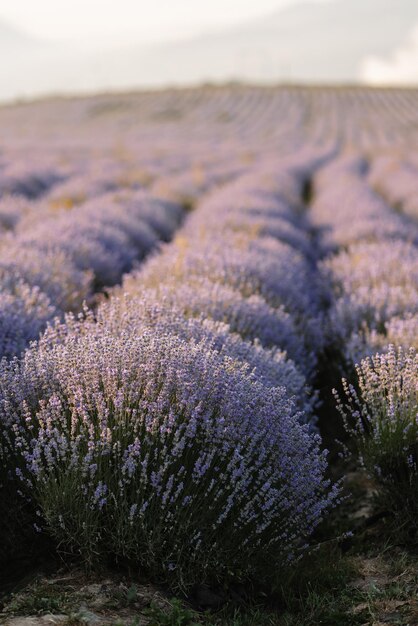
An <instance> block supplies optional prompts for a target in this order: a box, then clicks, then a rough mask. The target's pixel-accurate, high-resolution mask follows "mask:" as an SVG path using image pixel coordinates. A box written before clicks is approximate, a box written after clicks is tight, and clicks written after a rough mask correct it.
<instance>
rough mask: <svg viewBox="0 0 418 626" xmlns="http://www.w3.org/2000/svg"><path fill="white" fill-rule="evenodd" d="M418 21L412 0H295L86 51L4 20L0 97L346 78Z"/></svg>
mask: <svg viewBox="0 0 418 626" xmlns="http://www.w3.org/2000/svg"><path fill="white" fill-rule="evenodd" d="M415 24H418V0H335V1H334V2H325V3H318V4H313V3H307V2H303V1H301V2H300V3H299V4H296V5H294V6H292V7H288V8H285V9H282V10H280V11H277V12H275V13H272V14H271V15H268V16H266V17H264V18H260V19H257V20H252V21H251V22H247V23H244V24H241V25H240V26H236V27H234V28H228V29H225V30H222V31H219V32H212V33H207V34H204V35H202V36H199V37H197V36H196V37H195V38H191V39H188V40H185V41H183V42H176V43H168V44H163V45H162V44H159V45H147V46H145V45H141V43H140V42H138V45H137V46H126V47H124V48H118V49H115V50H108V51H104V52H103V51H102V52H92V51H89V52H86V51H83V50H82V49H77V48H76V47H75V46H59V45H53V44H44V43H43V42H39V41H36V40H34V39H31V38H30V37H27V36H26V35H23V34H22V33H19V32H18V31H15V30H14V29H13V28H10V27H8V26H7V25H5V24H2V23H1V22H0V98H2V99H4V98H11V97H13V96H14V95H16V94H21V95H25V94H26V95H27V94H31V95H34V94H37V93H38V94H39V93H45V92H56V91H64V92H69V91H70V92H71V91H78V90H82V91H85V90H87V91H94V90H97V89H106V88H115V89H118V88H134V87H140V86H152V85H164V84H167V83H169V84H173V85H174V84H187V83H192V82H202V81H217V80H231V79H239V80H262V81H281V80H284V81H289V80H291V81H322V82H334V81H339V82H352V81H355V80H357V79H358V78H359V76H360V73H359V72H360V66H361V64H362V62H363V60H364V59H365V58H366V57H368V56H370V55H374V56H377V57H380V56H382V57H384V56H387V55H390V53H391V52H392V51H393V50H394V49H395V48H397V47H398V46H399V45H401V44H402V42H404V41H405V40H406V39H407V37H408V34H409V32H410V31H411V30H412V28H413V26H414V25H415Z"/></svg>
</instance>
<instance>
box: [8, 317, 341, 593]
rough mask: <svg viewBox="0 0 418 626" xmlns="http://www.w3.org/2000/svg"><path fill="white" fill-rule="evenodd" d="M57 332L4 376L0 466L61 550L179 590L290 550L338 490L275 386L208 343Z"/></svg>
mask: <svg viewBox="0 0 418 626" xmlns="http://www.w3.org/2000/svg"><path fill="white" fill-rule="evenodd" d="M138 325H139V326H140V323H139V324H138ZM70 326H71V331H70V332H68V329H67V330H66V331H60V330H59V329H58V330H55V331H53V332H52V334H51V335H48V333H47V335H46V336H45V337H44V339H43V340H42V341H41V343H40V344H39V347H35V348H34V349H32V350H29V351H27V352H26V353H25V355H24V357H23V358H22V361H21V362H20V363H19V362H18V361H13V362H11V364H7V363H6V362H3V364H2V367H1V397H2V399H3V400H2V416H1V419H2V424H3V429H2V430H3V436H2V454H3V457H4V456H6V457H7V459H8V463H9V465H10V466H11V467H14V468H15V470H14V471H15V472H16V473H17V476H18V477H19V479H20V481H21V489H22V490H23V491H24V492H26V493H27V494H30V497H31V498H33V499H34V501H35V503H36V506H37V507H38V508H39V510H40V511H41V513H42V517H43V518H44V520H45V523H46V524H47V527H48V529H49V531H50V532H52V533H53V535H55V536H56V538H57V539H58V540H59V541H60V542H61V546H66V547H67V549H69V548H71V549H73V550H76V551H80V553H81V554H82V555H83V558H86V559H94V558H95V555H96V554H97V553H100V554H102V555H103V554H106V553H109V552H111V553H115V554H116V555H120V556H125V557H128V558H132V559H135V560H138V561H139V562H140V564H141V565H142V566H143V567H145V568H146V569H147V570H149V571H150V572H152V573H153V575H155V576H157V577H161V578H162V579H166V580H167V579H170V580H171V581H174V584H176V585H179V586H181V587H183V586H184V587H187V586H188V585H190V584H193V583H194V582H196V580H201V579H205V580H219V579H223V580H225V579H226V578H229V577H233V578H237V577H238V578H245V577H247V576H251V577H252V576H257V577H259V578H260V579H264V580H265V579H266V577H267V578H269V577H271V576H272V575H273V573H274V572H273V571H272V570H271V566H273V569H274V571H277V568H279V569H281V568H283V567H285V566H286V565H287V564H289V562H291V561H292V560H293V559H295V558H297V557H298V555H300V554H301V553H302V552H303V547H304V541H306V539H307V538H308V537H309V535H310V534H311V533H312V531H313V529H314V528H315V527H316V525H317V524H318V523H319V521H320V520H321V518H322V516H323V514H324V513H325V512H326V510H327V509H328V508H329V507H330V506H331V505H332V503H333V501H335V499H336V496H337V489H336V488H333V489H331V488H330V486H329V483H328V482H327V481H326V480H325V479H324V472H325V468H326V457H325V454H324V453H322V452H320V450H319V443H320V442H319V439H318V437H317V436H316V435H312V433H310V432H309V430H308V428H307V427H306V426H303V425H301V423H300V421H301V420H300V417H299V414H298V411H297V409H296V408H295V406H294V404H293V402H292V401H291V400H289V398H288V396H287V394H286V391H285V389H284V388H281V387H272V386H271V385H265V384H263V383H262V382H261V381H260V380H259V379H258V378H257V376H254V374H253V373H251V372H249V371H248V368H247V367H246V366H245V365H243V364H242V362H241V361H240V360H237V359H234V358H232V357H231V356H229V355H228V354H223V353H222V352H219V351H217V350H213V349H212V350H211V349H210V348H209V346H208V343H207V341H198V340H195V341H191V340H189V341H185V340H184V339H182V338H181V337H179V336H178V335H176V334H170V333H168V332H165V333H164V332H163V330H162V329H161V330H160V329H159V328H157V329H153V330H152V331H151V330H150V329H149V328H148V329H147V328H146V327H145V326H144V327H143V329H142V332H138V328H136V327H134V328H132V327H130V326H129V325H127V326H126V327H125V326H124V327H123V329H122V330H121V331H119V332H118V334H117V335H115V334H114V333H113V332H110V331H109V329H108V328H107V327H106V324H105V323H104V322H103V323H95V322H89V321H85V322H84V323H82V324H77V323H72V324H71V323H70ZM57 333H58V335H60V340H59V341H57V340H56V339H57ZM269 564H270V567H269Z"/></svg>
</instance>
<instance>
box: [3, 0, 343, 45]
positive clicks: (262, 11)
mask: <svg viewBox="0 0 418 626" xmlns="http://www.w3.org/2000/svg"><path fill="white" fill-rule="evenodd" d="M307 1H308V2H321V1H322V2H327V1H332V0H307ZM298 2H300V0H204V1H203V0H151V1H150V0H12V1H11V0H0V19H1V18H4V19H5V20H7V21H9V22H10V23H13V24H14V25H15V26H18V27H20V28H21V29H22V30H24V31H26V32H27V33H30V34H32V35H35V36H37V37H39V38H42V39H48V40H52V41H54V40H55V41H58V40H59V41H83V43H84V44H86V45H91V46H94V45H97V44H101V45H106V46H108V45H112V46H118V45H122V44H129V43H136V42H138V40H139V41H141V42H143V43H144V42H156V41H168V40H179V39H182V38H184V37H189V36H194V35H196V33H199V31H200V32H202V33H203V32H207V31H208V30H211V29H213V30H215V29H218V28H224V27H226V26H230V25H234V24H237V23H240V22H243V21H247V20H251V19H252V18H256V17H260V16H263V15H266V14H268V13H270V12H271V11H274V10H277V9H279V8H282V7H286V6H289V5H292V4H297V3H298Z"/></svg>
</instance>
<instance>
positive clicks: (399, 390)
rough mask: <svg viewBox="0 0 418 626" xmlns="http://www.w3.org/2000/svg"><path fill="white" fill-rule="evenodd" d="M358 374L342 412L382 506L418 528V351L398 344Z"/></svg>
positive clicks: (368, 361) (341, 401)
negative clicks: (417, 524) (374, 482)
mask: <svg viewBox="0 0 418 626" xmlns="http://www.w3.org/2000/svg"><path fill="white" fill-rule="evenodd" d="M356 371H357V385H356V387H354V386H353V385H352V384H349V383H348V382H347V381H345V380H344V392H345V393H344V397H343V398H338V408H339V410H340V412H341V414H342V415H343V417H344V420H345V424H346V428H347V430H348V432H350V433H351V434H352V435H353V443H354V445H355V447H356V449H357V451H358V454H359V458H360V461H361V463H362V465H363V466H364V467H365V468H366V470H367V471H368V472H369V473H370V474H371V475H372V476H373V478H374V480H375V481H376V484H377V486H378V496H379V500H380V502H381V504H382V505H383V507H384V508H385V509H389V510H390V511H391V512H392V513H394V514H395V515H396V516H397V517H398V518H399V520H398V522H399V521H400V523H401V524H402V525H403V526H404V525H405V526H408V525H410V524H411V523H412V525H414V526H416V523H417V513H418V419H417V415H418V353H417V352H416V350H415V349H414V348H410V349H409V350H404V349H403V348H401V347H399V348H395V347H394V346H393V345H392V346H390V347H389V349H388V351H387V353H383V354H375V355H374V356H372V357H368V358H366V359H363V360H362V361H361V363H360V365H358V366H357V368H356ZM357 386H358V388H357Z"/></svg>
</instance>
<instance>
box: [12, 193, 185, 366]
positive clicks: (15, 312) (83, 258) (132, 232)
mask: <svg viewBox="0 0 418 626" xmlns="http://www.w3.org/2000/svg"><path fill="white" fill-rule="evenodd" d="M181 215H182V208H181V207H180V206H179V205H177V204H174V203H170V202H168V201H162V200H158V199H156V198H153V197H152V196H150V195H149V194H147V193H146V192H142V191H125V192H114V193H109V194H106V195H102V196H100V197H98V198H95V199H92V200H90V201H88V202H86V203H84V204H81V205H80V206H77V207H75V208H74V209H72V210H71V211H68V212H67V211H59V212H57V213H56V214H52V215H51V214H49V215H45V213H42V212H41V213H40V215H39V216H37V219H35V220H34V221H33V223H32V222H29V223H28V224H25V220H23V224H22V225H21V228H20V229H18V230H17V231H15V232H11V233H8V234H7V235H4V236H3V238H2V240H1V242H0V285H1V304H0V319H1V328H0V356H6V357H11V356H13V355H15V354H19V353H21V351H22V350H23V349H24V348H25V347H26V346H27V345H28V343H29V342H30V341H31V340H33V339H35V338H37V337H38V336H39V333H40V332H41V331H42V330H43V329H44V328H45V327H46V324H47V323H48V322H49V321H51V320H52V319H53V318H54V317H55V316H57V315H58V316H62V315H63V313H64V312H68V311H77V310H80V309H81V307H82V303H83V302H84V301H86V302H91V299H92V297H93V295H94V293H95V292H96V291H97V290H98V289H100V288H102V287H103V286H107V285H113V284H115V283H116V282H117V281H119V280H120V278H121V276H122V274H123V273H124V272H126V271H128V270H130V269H131V268H132V266H133V264H134V262H136V261H138V260H141V259H142V258H143V257H144V256H145V255H146V254H147V253H149V252H150V251H151V250H152V249H154V248H155V247H156V246H157V245H158V243H159V242H160V241H161V240H167V239H168V238H169V237H170V235H171V234H172V233H173V231H174V230H175V228H176V227H177V226H178V224H179V221H180V219H181Z"/></svg>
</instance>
